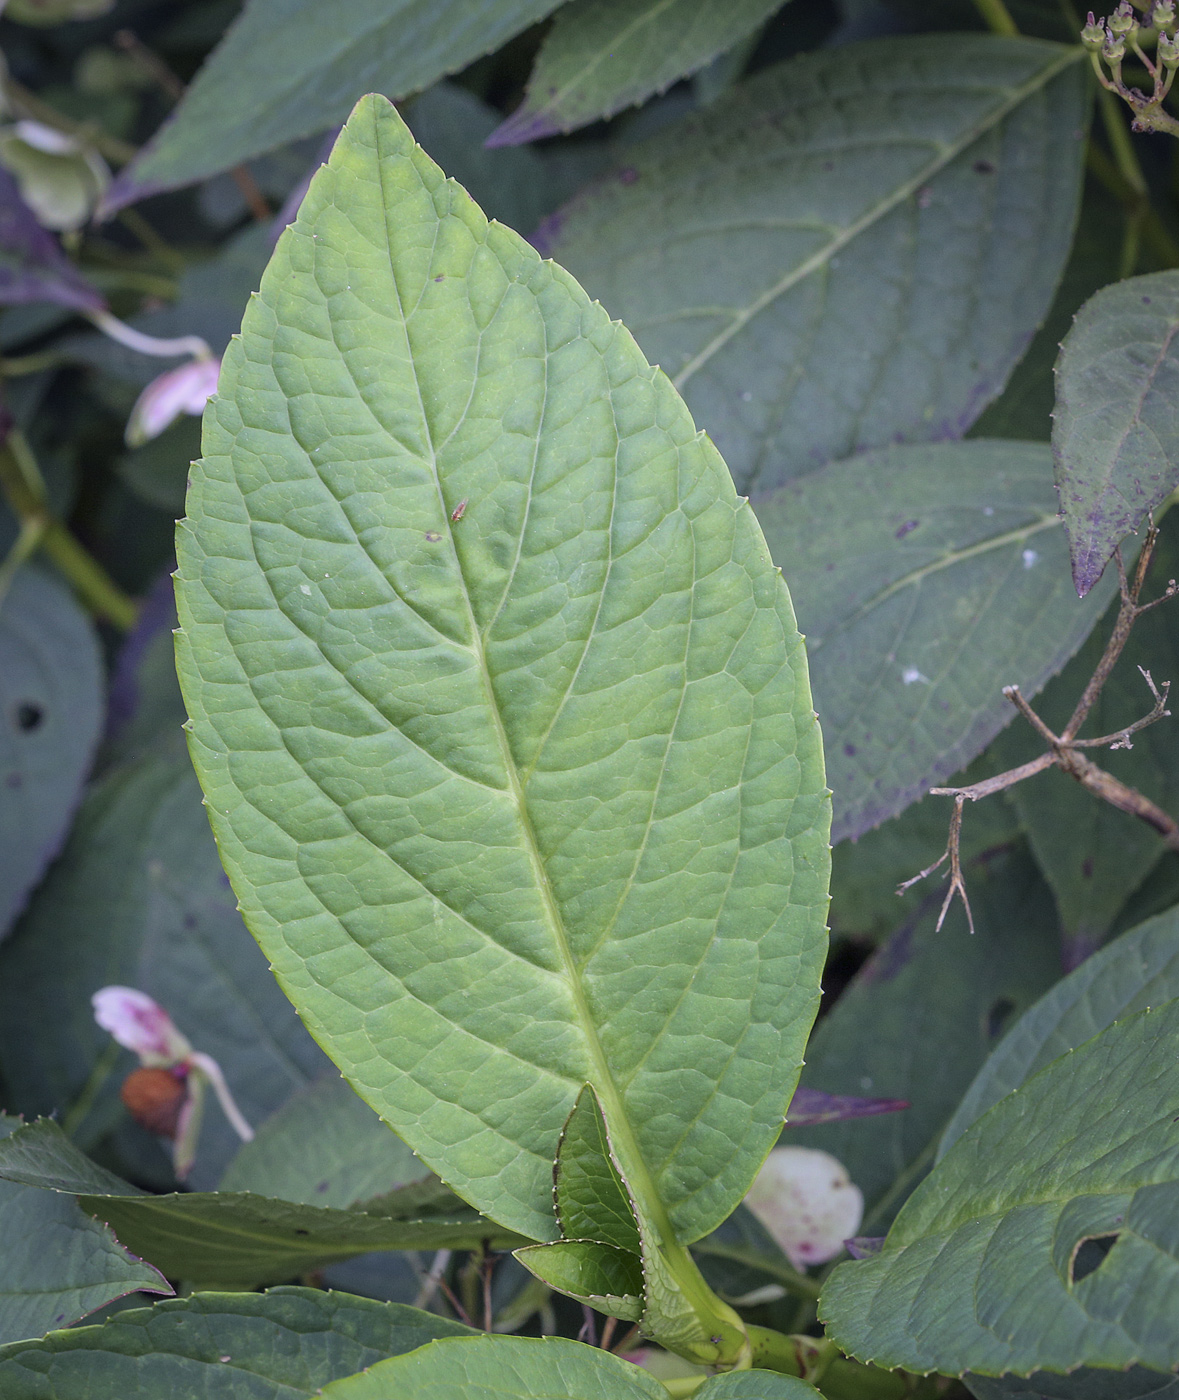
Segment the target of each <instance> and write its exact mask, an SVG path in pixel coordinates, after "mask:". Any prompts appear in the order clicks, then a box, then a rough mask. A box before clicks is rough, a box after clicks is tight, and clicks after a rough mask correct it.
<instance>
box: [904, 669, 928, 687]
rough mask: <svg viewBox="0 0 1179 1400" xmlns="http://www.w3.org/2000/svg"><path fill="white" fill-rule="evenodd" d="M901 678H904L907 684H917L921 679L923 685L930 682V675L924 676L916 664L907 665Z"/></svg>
mask: <svg viewBox="0 0 1179 1400" xmlns="http://www.w3.org/2000/svg"><path fill="white" fill-rule="evenodd" d="M901 680H903V681H904V683H905V684H906V685H916V684H917V682H918V681H920V682H921V684H922V685H928V684H929V677H928V676H923V675H922V674H921V672H920V671H919V670H918V669H917V667H916V666H906V667H905V669H904V670H903V671H902V672H901Z"/></svg>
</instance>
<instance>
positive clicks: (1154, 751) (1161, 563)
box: [991, 514, 1179, 959]
mask: <svg viewBox="0 0 1179 1400" xmlns="http://www.w3.org/2000/svg"><path fill="white" fill-rule="evenodd" d="M1109 573H1110V574H1111V575H1112V573H1113V570H1112V569H1111V570H1109ZM1176 577H1179V515H1175V514H1168V516H1167V517H1166V519H1165V520H1164V521H1163V522H1162V527H1161V533H1160V538H1159V543H1158V548H1157V551H1156V555H1155V559H1154V561H1153V563H1152V565H1151V570H1150V574H1149V576H1148V581H1147V586H1146V590H1145V593H1144V597H1146V598H1151V597H1157V596H1158V595H1159V594H1160V593H1161V592H1162V591H1163V590H1164V589H1165V588H1166V586H1167V580H1168V579H1172V578H1176ZM1113 583H1114V580H1113V579H1112V578H1109V579H1106V580H1103V581H1102V584H1101V585H1100V587H1102V588H1112V586H1113ZM1097 592H1098V590H1097V589H1094V591H1093V594H1092V595H1091V596H1096V595H1097ZM1086 601H1088V600H1086ZM1175 606H1176V605H1175V604H1174V603H1167V604H1165V605H1164V606H1163V607H1160V608H1157V609H1155V610H1154V611H1153V612H1149V613H1147V614H1146V616H1145V617H1142V618H1140V619H1139V620H1138V622H1137V623H1136V624H1135V626H1134V631H1133V632H1132V633H1131V635H1130V639H1129V641H1128V642H1127V643H1126V648H1125V650H1124V651H1123V652H1122V656H1121V659H1120V660H1119V662H1118V665H1117V667H1116V668H1115V670H1114V671H1113V673H1112V675H1111V676H1110V678H1109V680H1108V681H1106V683H1105V687H1104V689H1103V690H1102V692H1101V698H1100V699H1099V700H1098V702H1097V704H1095V705H1094V706H1093V708H1092V710H1091V711H1090V715H1089V718H1088V720H1087V721H1086V723H1085V725H1084V726H1083V728H1082V730H1081V736H1082V737H1083V738H1087V737H1091V736H1092V737H1096V736H1097V735H1100V734H1116V733H1118V731H1119V730H1121V729H1123V728H1124V727H1125V726H1126V725H1129V724H1132V723H1133V722H1134V721H1135V720H1138V719H1141V718H1142V717H1143V716H1144V715H1146V714H1148V713H1149V712H1150V710H1151V707H1152V705H1153V703H1154V701H1153V699H1152V697H1151V693H1150V690H1149V689H1148V687H1147V685H1146V682H1145V681H1144V680H1143V678H1142V675H1141V673H1140V671H1139V669H1138V668H1139V667H1143V668H1144V669H1146V670H1149V671H1151V672H1152V674H1153V675H1154V676H1155V677H1156V678H1157V679H1158V681H1159V682H1162V681H1166V680H1171V679H1174V680H1177V681H1179V627H1177V626H1176V615H1175V612H1174V611H1173V610H1174V609H1175ZM1116 617H1117V605H1116V603H1115V604H1111V605H1110V607H1109V609H1108V611H1107V612H1106V614H1105V616H1104V617H1103V618H1102V619H1101V621H1100V623H1099V625H1098V626H1097V627H1095V628H1094V630H1093V633H1092V635H1091V636H1090V637H1089V639H1088V640H1087V641H1086V643H1085V645H1084V646H1082V647H1081V649H1080V651H1078V652H1077V654H1076V656H1074V657H1073V659H1072V660H1071V661H1070V662H1069V664H1068V665H1067V666H1066V667H1065V668H1064V670H1063V671H1061V673H1060V675H1058V676H1057V677H1055V679H1053V680H1052V681H1051V682H1050V683H1049V684H1048V685H1047V686H1046V687H1045V689H1044V693H1043V694H1042V695H1041V696H1040V697H1039V698H1038V699H1037V701H1036V703H1035V708H1036V710H1037V712H1038V713H1039V714H1040V716H1041V717H1042V718H1043V719H1044V721H1045V723H1046V724H1048V726H1049V727H1050V728H1051V729H1053V731H1054V732H1055V733H1057V734H1059V733H1060V731H1061V730H1062V729H1063V728H1064V726H1065V725H1066V724H1067V723H1068V720H1069V717H1070V716H1071V714H1072V711H1073V708H1074V706H1075V705H1076V703H1077V701H1078V700H1079V699H1080V697H1081V694H1082V692H1083V691H1084V689H1085V686H1086V684H1087V683H1088V681H1089V678H1090V677H1091V676H1092V675H1093V672H1094V670H1095V669H1096V667H1097V664H1098V662H1099V661H1100V659H1101V655H1102V652H1103V651H1104V650H1105V645H1106V642H1107V641H1108V640H1109V635H1110V633H1111V631H1112V630H1113V625H1114V620H1115V618H1116ZM1132 743H1133V747H1132V748H1129V749H1120V750H1110V749H1105V750H1101V751H1098V752H1096V753H1095V752H1093V751H1090V754H1089V756H1090V758H1092V759H1094V760H1095V761H1096V762H1098V763H1099V764H1100V765H1101V766H1102V767H1103V768H1105V769H1107V770H1108V771H1109V772H1110V773H1112V774H1113V775H1114V776H1115V777H1117V778H1120V779H1121V781H1122V782H1124V783H1128V784H1129V785H1130V786H1131V787H1134V788H1137V789H1138V791H1139V792H1141V793H1143V794H1144V795H1145V796H1147V797H1149V798H1150V799H1151V800H1152V801H1154V802H1156V803H1158V804H1159V805H1161V806H1162V807H1163V808H1164V809H1166V810H1168V811H1174V810H1175V809H1176V807H1177V806H1179V747H1177V745H1176V721H1175V720H1174V719H1164V720H1162V721H1160V722H1159V723H1158V724H1155V725H1152V726H1151V727H1150V728H1148V729H1144V730H1142V731H1141V732H1140V733H1138V734H1135V735H1134V737H1133V740H1132ZM1043 751H1044V744H1043V742H1042V741H1041V739H1040V738H1039V736H1038V735H1037V734H1036V732H1035V731H1034V730H1033V729H1032V727H1031V726H1030V725H1029V724H1027V723H1025V722H1024V721H1023V720H1022V719H1020V720H1016V721H1015V722H1014V723H1013V724H1012V725H1011V727H1010V729H1008V730H1007V732H1006V733H1005V734H1002V735H1001V736H1000V737H999V740H998V742H997V743H996V744H995V746H994V749H993V751H992V755H991V757H992V759H993V761H994V763H995V764H996V766H997V767H1004V768H1013V767H1015V766H1016V765H1018V764H1020V763H1025V762H1027V761H1028V760H1030V759H1033V758H1035V757H1036V756H1037V755H1038V754H1040V753H1042V752H1043ZM1009 798H1010V801H1011V803H1012V805H1013V806H1014V808H1015V810H1016V811H1017V812H1018V813H1019V817H1020V821H1021V823H1022V825H1023V827H1024V829H1025V830H1026V831H1027V833H1028V838H1029V839H1030V841H1031V843H1032V850H1033V851H1034V852H1035V855H1036V859H1037V860H1038V861H1039V863H1040V868H1041V869H1042V870H1043V871H1044V874H1045V876H1046V878H1047V880H1048V883H1049V884H1050V885H1051V886H1052V890H1053V893H1054V894H1055V895H1056V904H1057V908H1058V909H1059V911H1060V922H1061V925H1062V927H1063V929H1064V932H1065V934H1066V935H1067V937H1068V939H1069V940H1070V944H1071V945H1072V949H1073V951H1072V954H1071V956H1072V957H1075V958H1077V959H1079V958H1081V957H1084V956H1085V955H1086V954H1087V953H1089V952H1091V951H1092V950H1093V949H1094V948H1095V947H1098V946H1099V945H1100V943H1101V942H1102V940H1103V938H1104V937H1105V936H1106V934H1107V933H1108V932H1109V929H1110V927H1111V926H1112V925H1113V922H1114V920H1115V919H1116V917H1117V915H1118V911H1119V910H1120V909H1121V908H1122V906H1123V905H1124V904H1125V902H1126V900H1127V899H1128V898H1129V897H1130V895H1132V894H1133V893H1134V891H1135V890H1136V889H1137V888H1138V886H1139V885H1141V884H1142V882H1143V880H1145V879H1146V877H1147V875H1148V874H1149V873H1150V871H1151V869H1152V868H1153V867H1154V865H1155V864H1156V863H1157V862H1158V860H1159V859H1160V857H1161V856H1162V855H1163V853H1164V852H1165V850H1166V847H1165V846H1164V845H1163V841H1162V838H1161V837H1160V836H1159V835H1158V833H1157V832H1156V831H1154V830H1153V829H1152V828H1151V827H1149V826H1147V825H1146V823H1145V822H1142V821H1139V820H1138V819H1137V818H1136V817H1132V816H1129V815H1128V814H1127V813H1125V812H1120V811H1118V810H1117V808H1116V807H1111V806H1110V804H1109V803H1108V802H1103V801H1101V800H1100V799H1099V798H1098V797H1096V796H1094V794H1093V793H1091V792H1088V791H1087V790H1086V789H1085V788H1083V787H1081V786H1080V784H1079V783H1077V782H1076V781H1075V780H1074V779H1073V778H1069V777H1067V776H1066V775H1065V774H1064V773H1061V772H1059V771H1052V772H1048V773H1042V774H1039V775H1038V776H1037V777H1035V778H1032V779H1030V780H1029V781H1027V782H1024V783H1020V784H1019V785H1018V786H1017V787H1014V788H1012V789H1011V791H1010V794H1009Z"/></svg>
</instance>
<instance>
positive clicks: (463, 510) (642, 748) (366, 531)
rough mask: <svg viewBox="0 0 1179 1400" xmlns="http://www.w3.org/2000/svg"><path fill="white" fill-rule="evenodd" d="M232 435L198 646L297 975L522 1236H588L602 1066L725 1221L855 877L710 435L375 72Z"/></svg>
mask: <svg viewBox="0 0 1179 1400" xmlns="http://www.w3.org/2000/svg"><path fill="white" fill-rule="evenodd" d="M345 206H346V207H347V211H348V212H347V216H346V217H345V216H344V215H343V214H342V212H341V211H342V210H343V209H344V207H345ZM423 239H424V240H425V242H423V241H422V240H423ZM312 370H313V372H314V380H315V384H316V386H317V387H316V391H315V392H308V389H309V385H310V381H309V380H308V379H307V377H306V376H307V375H308V374H309V373H311V372H312ZM205 434H206V436H205V448H206V456H205V458H204V460H203V462H202V463H201V464H200V466H199V467H196V468H194V474H193V482H194V484H193V489H192V491H191V492H190V495H189V503H188V509H189V519H188V520H187V521H186V522H185V523H184V525H183V527H182V529H181V532H180V541H179V543H180V558H181V565H180V574H179V579H178V594H179V597H180V609H181V625H182V631H181V633H180V637H179V648H180V649H179V658H180V671H181V678H182V683H183V686H184V688H185V692H186V698H187V701H188V704H189V708H190V711H191V713H192V715H193V736H192V745H193V754H194V758H195V762H196V764H197V767H198V769H199V771H200V773H201V777H202V781H203V782H204V784H205V785H206V791H207V794H208V802H209V809H210V815H211V817H212V820H213V823H214V826H215V829H216V831H217V835H218V839H219V842H220V851H221V856H222V859H223V860H224V861H225V864H226V868H227V869H228V870H229V871H230V872H231V874H232V877H233V879H234V881H235V882H236V888H237V890H238V892H239V896H240V898H241V901H242V905H243V908H244V909H245V911H246V917H247V919H248V920H249V922H250V924H251V926H252V928H253V929H254V931H255V933H256V935H257V937H258V938H259V940H260V942H261V943H262V944H263V947H264V949H265V950H266V952H267V955H268V956H269V957H270V959H271V960H272V962H273V963H274V965H275V967H276V970H277V974H278V976H279V978H280V980H281V981H282V984H283V986H284V987H285V988H286V989H287V991H288V992H289V994H290V995H291V997H292V998H293V999H294V1000H295V1002H296V1003H297V1004H298V1006H299V1008H300V1011H301V1013H302V1015H303V1016H304V1018H305V1020H306V1022H307V1024H308V1025H309V1026H310V1027H311V1028H312V1029H313V1030H314V1032H315V1034H316V1036H317V1038H319V1039H320V1041H321V1043H323V1044H324V1045H327V1046H330V1047H331V1051H332V1054H333V1056H334V1057H335V1058H336V1059H337V1061H338V1063H339V1064H340V1067H341V1068H342V1069H343V1071H344V1073H345V1074H346V1076H347V1077H348V1079H349V1082H351V1083H352V1084H353V1085H354V1087H356V1088H357V1089H358V1091H359V1092H360V1093H361V1094H362V1096H363V1097H364V1098H365V1099H366V1101H367V1102H369V1103H371V1104H372V1105H373V1107H374V1108H376V1109H377V1110H378V1111H379V1112H380V1113H381V1114H382V1116H383V1117H385V1118H386V1120H387V1121H388V1122H389V1123H391V1124H392V1125H393V1126H394V1127H395V1128H396V1129H397V1130H398V1131H399V1132H400V1133H401V1134H402V1135H403V1136H404V1137H405V1138H406V1140H407V1141H409V1142H410V1144H411V1145H412V1146H413V1147H414V1148H415V1150H417V1151H418V1152H419V1154H420V1155H421V1157H422V1158H423V1160H425V1161H426V1162H428V1163H429V1164H430V1165H431V1166H432V1167H434V1168H435V1169H436V1170H438V1171H439V1173H440V1175H442V1176H443V1177H444V1179H445V1180H446V1181H448V1182H449V1183H450V1184H451V1185H453V1186H454V1188H455V1190H456V1191H458V1192H459V1193H460V1194H462V1195H463V1196H464V1197H465V1198H466V1199H468V1200H470V1201H471V1202H472V1203H473V1204H475V1205H476V1206H477V1207H478V1208H480V1209H482V1210H483V1211H484V1212H485V1213H486V1214H487V1215H488V1216H490V1217H491V1218H493V1219H496V1220H498V1221H499V1222H500V1223H501V1224H502V1225H504V1226H505V1227H508V1228H512V1229H515V1230H518V1231H519V1232H520V1233H521V1234H527V1235H529V1236H530V1237H531V1238H533V1239H545V1238H549V1239H551V1238H553V1237H554V1236H555V1235H556V1232H557V1224H556V1220H555V1217H554V1215H553V1209H552V1163H553V1160H554V1157H555V1153H556V1147H557V1140H558V1137H559V1135H560V1131H561V1128H562V1127H563V1125H564V1123H565V1121H566V1119H567V1118H568V1115H569V1112H570V1110H571V1109H572V1107H573V1104H574V1102H575V1100H576V1098H577V1095H578V1094H579V1093H580V1092H581V1089H582V1087H583V1085H585V1084H586V1083H590V1084H592V1085H593V1087H594V1089H595V1092H596V1093H597V1094H598V1097H599V1100H600V1102H601V1104H602V1108H603V1112H604V1114H605V1117H606V1122H607V1126H608V1128H609V1130H610V1132H611V1142H612V1145H613V1147H614V1149H615V1152H616V1155H617V1158H618V1163H619V1167H620V1169H621V1170H622V1173H623V1175H624V1177H625V1179H626V1181H627V1183H628V1185H629V1187H630V1189H631V1191H632V1193H633V1195H634V1197H635V1200H636V1206H637V1208H638V1211H639V1214H640V1215H646V1216H647V1218H649V1219H651V1220H653V1221H658V1222H660V1223H659V1226H658V1229H659V1231H660V1235H661V1238H662V1239H663V1240H664V1241H666V1242H668V1246H669V1247H674V1242H675V1241H676V1239H677V1238H678V1239H679V1240H680V1241H681V1242H686V1241H689V1240H691V1239H693V1238H698V1237H699V1236H700V1235H701V1234H704V1233H706V1232H707V1231H708V1230H709V1229H711V1228H712V1227H713V1226H714V1225H715V1224H716V1223H718V1222H719V1220H721V1219H723V1218H724V1216H725V1215H727V1214H728V1213H729V1212H730V1211H731V1210H732V1208H733V1206H734V1205H735V1204H736V1203H737V1201H738V1200H739V1199H740V1198H741V1196H742V1195H743V1194H744V1192H745V1190H746V1189H747V1188H748V1185H749V1182H750V1180H751V1179H752V1176H753V1174H754V1172H755V1170H756V1167H757V1165H758V1164H759V1163H760V1161H761V1159H762V1157H763V1156H764V1154H765V1151H766V1149H767V1147H768V1145H769V1144H770V1143H771V1142H772V1141H773V1138H774V1137H775V1135H776V1134H777V1132H778V1129H779V1127H780V1124H781V1120H782V1115H783V1114H784V1112H785V1109H786V1104H787V1102H788V1098H789V1094H790V1093H791V1092H792V1090H793V1088H794V1078H795V1075H796V1073H797V1066H798V1063H799V1060H800V1058H801V1050H802V1047H803V1044H804V1041H805V1034H806V1030H807V1028H808V1026H809V1023H810V1019H811V1017H812V1016H813V1012H814V1007H815V1005H816V1000H817V990H818V970H819V964H820V962H821V958H822V954H823V949H824V945H825V941H826V940H825V935H824V931H823V915H824V913H825V908H826V883H827V873H828V845H827V812H828V798H827V795H826V790H825V787H824V783H823V776H822V765H821V760H820V753H819V734H818V727H817V725H815V723H814V719H813V710H812V708H811V701H810V691H809V687H808V685H807V682H806V677H805V666H804V654H803V648H802V644H801V640H800V639H799V638H798V636H797V632H796V631H795V628H794V621H793V614H792V612H791V610H790V604H789V599H788V596H787V593H786V590H785V587H784V585H783V584H782V582H781V580H780V579H779V578H778V577H777V575H776V572H775V571H774V569H773V568H772V566H771V564H770V561H769V559H768V556H767V552H766V549H765V544H764V541H763V540H762V537H761V534H760V532H759V531H758V529H757V524H756V521H755V519H754V517H753V514H752V512H751V511H749V510H748V508H747V507H746V506H744V505H742V503H741V502H740V501H739V500H738V499H737V498H736V496H735V494H734V493H733V490H732V483H731V481H730V479H729V477H728V474H727V472H726V471H725V468H724V464H723V463H722V462H721V460H720V458H719V456H718V455H717V454H716V452H715V449H713V447H712V446H711V444H710V443H709V442H708V441H707V439H706V438H705V437H704V436H703V435H702V434H700V433H698V432H697V431H696V429H695V428H694V426H693V424H692V423H691V420H690V419H689V417H688V415H687V413H686V411H685V409H684V407H683V405H682V403H681V402H680V401H679V400H678V399H677V397H676V396H675V394H674V391H673V390H672V389H671V387H670V385H669V384H668V383H667V381H666V379H665V378H664V377H663V376H662V375H660V374H659V373H658V372H657V371H654V370H652V369H651V368H650V367H649V366H648V365H647V364H646V362H645V361H644V360H643V358H642V356H641V354H640V352H639V351H638V349H637V347H636V346H635V344H634V342H633V340H631V338H630V337H629V335H627V333H626V332H625V330H623V329H622V328H621V327H619V326H618V325H617V324H615V323H612V322H610V321H609V319H608V318H607V316H606V314H605V312H604V311H602V309H601V308H600V307H597V306H595V305H594V304H593V303H591V302H590V301H589V299H588V298H587V297H586V296H585V294H584V293H583V292H582V290H581V289H580V288H579V287H578V286H577V284H576V283H575V282H574V281H573V279H572V278H570V277H569V276H568V275H567V274H566V273H564V272H563V271H561V269H559V268H557V267H555V266H554V265H553V264H551V263H545V262H543V261H542V260H541V259H540V257H539V256H538V255H537V254H536V252H535V250H533V249H532V248H530V247H529V246H528V245H527V244H525V243H524V242H523V240H521V239H520V238H519V237H518V236H517V235H515V234H513V233H512V232H510V231H509V230H506V229H503V228H502V227H500V226H498V225H495V224H490V225H489V224H488V223H487V222H486V220H485V219H484V218H483V216H482V215H481V214H480V212H479V210H478V209H477V208H476V207H475V206H474V204H473V203H472V202H471V201H470V200H469V198H468V197H467V196H466V195H465V193H464V192H463V191H462V190H461V189H460V188H459V187H458V186H456V185H454V184H453V183H447V182H446V181H445V180H444V177H443V176H442V174H441V172H440V171H439V170H438V169H437V167H436V166H434V165H433V163H432V162H431V161H430V160H429V159H428V158H427V157H426V156H425V155H424V153H422V152H421V151H420V149H418V148H417V147H415V146H414V145H413V143H412V140H411V138H410V136H409V133H408V132H407V131H406V129H405V128H404V126H403V124H402V123H401V121H400V119H399V118H398V116H397V114H396V113H395V112H394V110H393V109H392V108H391V107H390V106H389V104H387V103H385V102H384V101H383V100H382V99H379V98H372V99H366V100H365V101H364V102H362V103H361V104H360V105H359V106H358V108H357V111H356V113H355V115H354V117H353V118H352V120H351V121H350V123H349V125H348V127H346V128H345V131H344V133H343V135H342V136H341V138H340V141H339V142H338V143H337V146H336V148H335V151H334V152H333V155H332V158H331V160H330V162H329V163H328V165H327V166H326V167H324V168H323V169H321V170H320V171H319V173H318V174H317V175H316V177H315V179H314V180H313V181H312V185H311V189H310V192H309V193H308V196H307V198H306V200H305V201H304V204H303V207H302V210H301V212H300V216H299V219H298V221H297V222H296V223H295V224H294V225H293V226H292V227H291V228H289V229H288V230H287V232H286V233H285V234H284V235H283V237H282V239H281V240H280V242H279V246H278V249H277V250H276V253H275V257H274V260H273V261H272V263H271V265H270V267H269V269H268V270H267V273H266V276H265V277H264V278H263V285H262V291H261V293H260V295H259V296H258V297H257V298H255V299H254V300H253V301H252V302H251V303H250V307H249V309H248V310H247V313H246V319H245V322H244V324H243V331H242V337H241V340H240V341H235V342H234V344H233V345H232V346H231V347H230V350H229V352H228V353H227V355H226V357H225V361H224V367H223V370H222V378H221V387H220V392H219V396H218V397H217V398H216V399H215V400H214V401H213V403H212V405H211V407H210V409H209V411H208V413H207V415H206V424H205ZM558 580H565V582H558ZM243 625H245V630H244V631H243ZM754 946H756V950H757V956H756V958H754V957H751V956H750V949H751V947H754ZM651 967H657V968H658V975H657V976H655V977H652V976H651V974H650V971H649V969H650V968H651ZM751 1015H752V1016H753V1018H754V1019H753V1023H752V1025H751V1023H750V1017H751ZM655 1105H658V1107H657V1108H656V1107H655Z"/></svg>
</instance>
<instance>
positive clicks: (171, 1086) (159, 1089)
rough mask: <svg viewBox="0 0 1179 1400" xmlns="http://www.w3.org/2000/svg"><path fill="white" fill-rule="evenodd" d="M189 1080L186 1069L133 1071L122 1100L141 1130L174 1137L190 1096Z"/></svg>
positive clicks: (120, 1091) (121, 1092)
mask: <svg viewBox="0 0 1179 1400" xmlns="http://www.w3.org/2000/svg"><path fill="white" fill-rule="evenodd" d="M187 1081H188V1076H187V1074H185V1073H184V1071H183V1070H172V1069H133V1070H132V1071H131V1073H130V1074H129V1075H128V1076H127V1078H126V1079H125V1080H124V1081H123V1087H122V1088H121V1089H120V1090H119V1098H121V1099H122V1100H123V1103H124V1104H125V1105H126V1106H127V1111H128V1112H129V1113H130V1114H131V1117H132V1118H134V1119H135V1121H136V1122H137V1123H138V1124H139V1125H140V1126H141V1127H143V1128H146V1129H147V1130H148V1132H151V1133H157V1134H158V1135H159V1136H160V1137H166V1138H174V1137H175V1136H176V1129H177V1127H178V1125H179V1122H180V1111H181V1109H182V1108H183V1107H184V1101H185V1099H186V1098H187V1097H188V1082H187Z"/></svg>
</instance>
